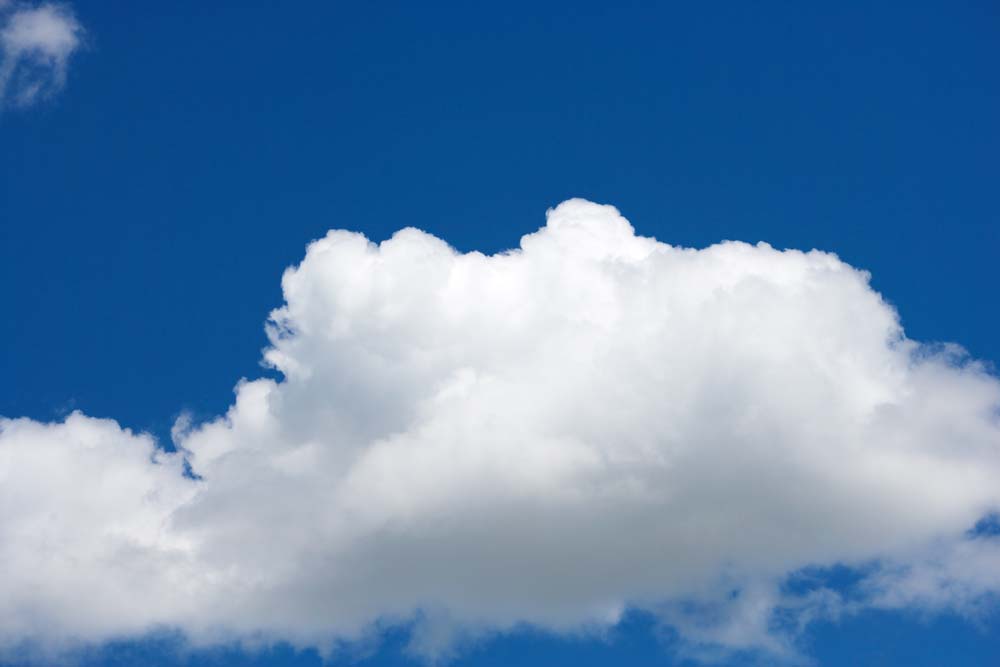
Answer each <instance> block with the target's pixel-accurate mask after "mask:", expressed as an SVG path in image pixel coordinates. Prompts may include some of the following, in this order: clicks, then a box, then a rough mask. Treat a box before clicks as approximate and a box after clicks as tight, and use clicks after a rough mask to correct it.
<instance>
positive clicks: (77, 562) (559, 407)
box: [0, 200, 1000, 658]
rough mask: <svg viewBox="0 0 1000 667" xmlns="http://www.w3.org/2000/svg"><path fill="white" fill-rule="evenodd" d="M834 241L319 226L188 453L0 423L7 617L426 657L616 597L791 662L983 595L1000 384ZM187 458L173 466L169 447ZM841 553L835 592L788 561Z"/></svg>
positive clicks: (97, 630)
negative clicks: (390, 231) (400, 636)
mask: <svg viewBox="0 0 1000 667" xmlns="http://www.w3.org/2000/svg"><path fill="white" fill-rule="evenodd" d="M868 278H869V277H868V275H867V274H866V273H865V272H863V271H859V270H857V269H854V268H852V267H850V266H848V265H847V264H845V263H843V262H842V261H840V260H839V259H838V258H837V257H836V256H834V255H831V254H828V253H823V252H817V251H811V252H799V251H796V250H786V251H779V250H775V249H774V248H772V247H770V246H768V245H766V244H758V245H756V246H752V245H747V244H744V243H735V242H726V243H720V244H718V245H714V246H711V247H709V248H705V249H702V250H693V249H686V248H678V247H672V246H669V245H666V244H663V243H660V242H657V241H656V240H654V239H651V238H644V237H641V236H637V235H636V234H635V233H634V231H633V228H632V226H631V225H630V224H629V223H628V222H627V221H626V220H625V219H624V218H623V217H621V215H620V214H619V213H618V211H616V210H615V209H614V208H612V207H610V206H599V205H596V204H592V203H590V202H586V201H582V200H571V201H567V202H564V203H563V204H561V205H560V206H558V207H557V208H555V209H553V210H551V211H549V213H548V220H547V224H546V226H545V227H543V228H542V229H540V230H539V231H537V232H536V233H534V234H529V235H527V236H525V237H523V238H522V239H521V244H520V248H519V249H517V250H512V251H510V252H506V253H501V254H497V255H492V256H486V255H483V254H480V253H476V252H472V253H466V254H462V253H459V252H457V251H455V250H454V249H452V248H451V247H449V246H448V244H447V243H445V242H444V241H442V240H440V239H437V238H435V237H433V236H430V235H428V234H426V233H424V232H421V231H419V230H417V229H413V228H407V229H403V230H402V231H400V232H397V233H396V234H395V235H394V236H393V237H392V238H391V239H389V240H387V241H385V242H383V243H381V244H377V245H376V244H374V243H372V242H370V241H369V240H367V239H366V238H365V237H364V236H362V235H360V234H355V233H351V232H347V231H332V232H330V233H329V234H328V235H327V236H326V237H325V238H323V239H321V240H319V241H316V242H314V243H312V244H311V245H310V246H309V247H308V250H307V252H306V256H305V259H304V260H303V261H302V263H301V264H299V265H298V266H297V267H294V268H291V269H289V270H288V271H287V272H286V273H285V275H284V277H283V279H282V287H283V290H284V297H285V304H284V305H283V306H282V307H280V308H278V309H277V310H275V311H274V312H273V313H272V314H271V318H270V320H269V323H268V327H267V332H268V336H269V339H270V347H269V348H268V350H267V351H266V353H265V359H266V361H267V363H268V364H270V365H272V366H273V367H274V368H276V369H277V370H279V371H280V372H281V373H282V374H283V379H282V380H281V381H274V380H271V379H258V380H253V381H242V382H241V383H240V384H239V385H238V386H237V389H236V400H235V402H234V404H233V406H232V407H231V408H230V409H229V411H228V412H227V414H226V415H224V416H222V417H220V418H218V419H216V420H214V421H211V422H208V423H203V424H190V423H188V422H187V421H186V420H181V421H179V422H178V424H177V425H176V427H175V429H174V440H175V444H176V445H177V447H178V448H179V451H178V453H165V452H163V451H160V450H158V449H157V448H156V446H155V443H154V442H153V441H152V440H151V439H150V438H149V437H148V436H146V435H142V434H135V433H132V432H130V431H128V430H127V429H122V428H120V427H119V426H118V425H117V424H116V423H115V422H113V421H108V420H98V419H92V418H90V417H86V416H84V415H81V414H74V415H72V416H70V417H69V418H67V419H66V420H65V421H64V422H60V423H51V424H42V423H38V422H34V421H31V420H26V419H15V420H5V421H2V422H0V429H2V430H0V570H2V571H3V572H5V576H4V577H3V578H0V644H5V645H7V646H13V645H17V644H18V643H21V642H24V641H31V642H38V643H41V644H47V645H53V644H58V643H59V642H66V641H86V642H100V641H103V640H107V639H109V638H115V637H127V636H133V635H138V634H140V633H143V632H145V631H148V630H150V629H151V628H162V627H170V628H179V629H181V630H182V631H183V632H184V633H185V634H186V636H188V637H189V638H190V639H191V641H193V642H194V643H196V644H198V643H202V642H205V643H211V642H218V641H230V640H233V639H252V640H254V641H272V640H274V641H277V640H287V641H290V642H292V643H294V644H297V645H301V646H306V645H309V646H318V647H320V648H330V647H333V646H335V645H337V644H338V643H340V642H350V641H355V640H360V639H364V638H370V637H371V636H372V634H373V633H377V631H378V628H384V627H385V626H386V625H392V624H397V623H398V624H413V637H412V649H413V650H414V651H417V652H419V653H422V654H424V655H427V656H430V657H432V658H436V657H441V656H444V655H447V653H448V652H449V651H450V650H452V649H453V648H454V647H455V646H457V645H459V644H460V643H461V641H463V640H467V639H469V638H474V637H476V636H479V635H481V634H483V633H490V632H496V631H501V632H502V631H506V630H510V629H513V628H516V627H519V626H522V625H524V624H528V625H531V626H535V627H538V628H541V629H544V630H548V631H553V632H559V633H577V632H590V631H594V632H600V631H601V630H602V629H604V628H607V627H609V626H612V625H614V624H615V623H616V621H617V620H618V619H619V618H620V617H621V615H622V614H623V612H624V611H625V610H626V609H629V608H635V609H642V610H646V611H648V612H651V613H653V614H655V615H657V617H658V618H660V619H662V620H663V622H664V623H665V624H668V625H670V626H671V627H672V628H673V629H674V630H675V631H676V632H677V633H678V634H679V636H680V637H681V639H682V641H683V642H684V646H685V647H686V649H685V650H688V651H689V652H691V653H692V654H693V655H699V656H702V657H705V656H708V657H711V656H716V657H717V656H719V655H724V654H725V652H727V651H733V650H762V651H766V652H767V653H769V654H770V655H772V656H777V657H781V656H785V657H789V658H794V656H795V655H796V638H797V637H799V635H800V633H801V631H802V629H803V628H804V627H806V626H808V624H809V623H810V622H811V621H813V620H815V619H817V618H836V617H837V616H838V615H840V614H843V613H850V612H851V611H854V610H857V609H859V608H867V607H881V608H907V609H912V608H919V609H930V610H936V609H949V610H957V611H960V612H963V613H975V610H976V609H977V608H981V607H982V606H983V605H990V604H992V596H994V595H995V593H996V591H997V590H998V588H1000V577H998V576H997V572H1000V545H998V540H997V539H995V538H994V537H992V536H990V535H985V534H973V533H970V532H969V531H970V528H971V527H972V526H974V525H975V524H976V522H977V521H978V520H980V519H981V518H982V517H984V516H987V515H989V514H990V513H991V512H995V511H996V510H997V509H998V507H1000V416H998V415H1000V412H998V406H1000V382H998V380H997V379H996V378H995V377H994V376H992V375H990V374H989V373H987V372H986V371H985V370H984V368H983V367H982V366H981V365H980V364H979V363H976V362H974V361H971V360H969V359H967V358H966V357H965V356H964V355H963V353H962V352H961V350H960V349H958V348H957V347H953V346H922V345H920V344H919V343H916V342H914V341H911V340H909V339H907V338H906V337H905V335H904V333H903V331H902V329H901V327H900V324H899V320H898V317H897V315H896V313H895V311H894V310H893V309H892V308H891V307H890V306H889V305H888V304H887V303H886V302H885V301H884V300H883V299H882V298H881V296H880V295H879V294H877V293H876V292H874V291H873V290H872V289H871V287H870V286H869V280H868ZM186 465H188V466H190V470H191V471H193V473H194V474H193V475H185V474H184V470H185V466H186ZM834 566H847V567H851V568H858V572H860V573H862V574H861V575H859V577H858V581H857V583H856V584H855V585H852V586H851V588H850V590H846V591H845V590H837V591H833V590H828V589H826V588H824V587H823V586H822V585H821V584H818V585H816V586H811V587H805V588H803V587H798V588H796V587H791V586H789V585H788V582H789V581H790V577H794V576H800V575H801V573H802V572H808V571H816V570H822V569H823V568H829V567H834Z"/></svg>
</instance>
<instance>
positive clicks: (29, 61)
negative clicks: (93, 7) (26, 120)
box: [0, 3, 83, 107]
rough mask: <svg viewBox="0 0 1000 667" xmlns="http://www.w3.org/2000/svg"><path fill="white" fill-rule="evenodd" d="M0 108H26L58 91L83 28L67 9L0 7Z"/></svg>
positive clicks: (56, 7) (62, 83) (12, 5)
mask: <svg viewBox="0 0 1000 667" xmlns="http://www.w3.org/2000/svg"><path fill="white" fill-rule="evenodd" d="M0 26H2V27H0V105H12V106H15V107H26V106H30V105H32V104H34V103H35V102H38V101H40V100H42V99H44V98H46V97H48V96H50V95H52V94H54V93H55V92H57V91H59V90H60V89H61V88H62V87H63V85H64V84H65V82H66V71H67V67H68V65H69V59H70V56H72V55H73V53H75V52H76V51H77V50H78V49H79V48H80V45H81V40H82V37H83V27H82V26H81V25H80V23H79V22H78V21H77V20H76V17H75V15H74V14H73V10H72V8H71V7H70V6H69V5H63V4H53V3H43V4H41V5H37V6H31V5H26V4H19V3H15V4H2V3H0Z"/></svg>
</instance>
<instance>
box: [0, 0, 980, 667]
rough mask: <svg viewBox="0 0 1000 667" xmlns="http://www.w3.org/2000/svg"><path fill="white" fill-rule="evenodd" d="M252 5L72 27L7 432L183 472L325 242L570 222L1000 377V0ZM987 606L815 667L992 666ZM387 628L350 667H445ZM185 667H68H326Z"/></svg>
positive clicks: (162, 651) (33, 200)
mask: <svg viewBox="0 0 1000 667" xmlns="http://www.w3.org/2000/svg"><path fill="white" fill-rule="evenodd" d="M248 5H251V3H227V2H218V3H210V6H207V5H206V3H199V2H184V1H181V2H174V3H161V4H155V5H139V4H125V3H96V2H83V1H78V2H75V3H73V5H72V9H73V12H74V13H75V16H76V19H77V20H78V21H79V24H80V25H81V26H82V27H83V30H84V31H85V35H84V38H83V42H82V45H81V46H80V48H79V49H78V50H77V51H76V52H74V53H73V55H72V57H71V59H70V61H69V66H68V70H67V76H66V81H65V83H64V84H63V85H61V86H57V88H58V89H56V90H53V91H51V93H50V94H48V95H46V96H45V97H44V99H40V100H38V101H37V102H33V103H32V104H30V105H17V104H12V103H8V104H6V106H5V107H4V108H3V109H0V146H2V150H0V290H2V292H0V294H2V303H3V304H4V311H5V314H6V316H5V317H4V318H3V319H2V322H0V367H2V368H3V371H4V377H5V378H6V381H5V382H3V383H2V384H0V415H4V416H8V417H29V418H31V419H33V420H37V421H42V422H48V421H54V420H60V419H62V418H64V417H65V416H66V415H67V414H68V413H69V412H70V411H72V410H81V411H82V412H84V413H86V414H87V415H91V416H95V417H109V418H113V419H116V420H117V421H118V422H119V423H120V424H121V425H122V426H125V427H128V428H131V429H133V430H135V431H145V432H149V433H151V434H153V435H154V436H156V437H157V438H158V439H159V440H160V441H161V442H162V443H169V442H170V429H171V425H172V424H173V423H174V420H175V419H176V418H177V417H178V415H180V414H181V413H189V414H191V415H192V416H193V419H194V421H195V422H196V423H198V422H202V421H204V420H208V419H211V418H213V417H214V416H215V415H219V414H222V413H224V412H225V411H226V409H227V408H228V407H229V406H230V405H231V404H232V403H233V393H232V389H233V386H234V384H235V383H236V381H237V380H238V379H239V378H241V377H246V378H251V379H252V378H257V377H261V376H270V377H277V374H276V373H275V372H274V371H273V370H269V369H263V368H261V366H260V356H261V350H262V349H263V348H264V347H266V346H267V345H268V339H267V338H266V336H265V333H264V329H263V323H264V321H265V320H266V318H267V316H268V313H269V312H270V311H271V310H272V309H273V308H276V307H278V306H280V305H281V303H282V301H283V296H282V291H281V284H280V278H281V274H282V271H283V270H284V269H285V268H286V267H288V266H291V265H294V264H297V263H299V262H300V261H302V258H303V255H304V249H305V246H306V244H307V243H308V242H309V241H311V240H313V239H317V238H321V237H323V236H324V235H325V234H326V232H327V230H328V229H332V228H343V229H350V230H355V231H360V232H362V233H364V234H365V235H366V236H368V238H370V239H372V240H374V241H381V240H384V239H386V238H388V237H390V236H391V235H392V233H393V232H395V231H396V230H397V229H400V228H403V227H406V226H415V227H418V228H420V229H422V230H425V231H427V232H429V233H430V234H433V235H435V236H437V237H439V238H441V239H444V240H445V241H447V242H448V243H449V244H451V245H452V246H454V247H455V248H456V249H458V250H459V251H463V252H465V251H472V250H479V251H482V252H485V253H493V252H497V251H501V250H505V249H508V248H512V247H516V246H517V245H518V242H519V239H520V237H521V236H522V235H524V234H528V233H531V232H534V231H535V230H537V229H538V228H539V227H541V226H542V225H543V224H544V223H545V217H544V215H545V211H546V210H547V209H549V208H551V207H554V206H556V205H557V204H559V203H560V202H562V201H564V200H566V199H568V198H571V197H581V198H585V199H588V200H591V201H595V202H600V203H607V204H612V205H614V206H616V207H617V208H618V209H619V210H620V211H621V213H622V214H623V215H624V216H625V217H627V218H628V219H629V220H630V221H631V223H632V224H633V225H634V226H635V228H636V232H637V233H639V234H641V235H644V236H651V237H655V238H656V239H658V240H660V241H663V242H665V243H669V244H672V245H680V246H690V247H698V248H701V247H705V246H708V245H710V244H713V243H716V242H718V241H722V240H742V241H746V242H749V243H756V242H758V241H766V242H768V243H770V244H771V245H772V246H774V247H775V248H778V249H783V248H799V249H803V250H809V249H812V248H818V249H821V250H825V251H830V252H834V253H837V255H838V256H839V257H840V258H841V259H843V260H844V261H845V262H847V263H848V264H850V265H852V266H855V267H858V268H860V269H863V270H866V271H869V272H871V275H872V283H871V284H872V287H873V288H874V289H875V290H877V291H878V292H880V293H882V294H883V295H884V297H885V298H886V299H887V301H888V302H889V303H891V304H892V305H893V306H894V307H895V308H896V309H897V310H898V312H899V314H900V317H901V320H902V324H903V326H904V327H905V330H906V335H907V336H908V337H909V338H911V339H913V340H918V341H932V342H933V341H955V342H957V343H959V344H961V345H962V346H964V347H965V348H966V349H967V350H968V351H969V352H970V354H971V355H972V356H973V357H975V358H978V359H983V360H987V362H988V361H989V360H997V359H1000V339H998V337H997V333H996V332H997V330H998V323H1000V316H998V315H997V311H996V308H995V298H994V290H995V286H996V285H997V284H1000V268H998V266H1000V263H998V262H997V257H998V256H1000V255H998V253H1000V231H998V230H1000V199H998V197H997V186H996V175H997V173H998V165H997V155H1000V125H998V122H997V119H998V118H1000V81H998V78H997V67H996V64H997V63H998V62H1000V39H998V36H1000V11H998V9H997V7H996V6H995V5H993V4H992V3H989V2H960V3H945V2H937V3H925V2H917V3H880V4H877V6H872V4H871V3H853V2H840V3H825V4H815V3H791V2H788V3H781V2H767V3H754V4H753V5H752V6H751V5H748V4H744V3H714V2H713V3H703V4H700V5H694V4H692V5H685V6H681V5H675V4H669V3H628V2H627V3H613V6H612V4H610V3H589V2H583V3H573V4H560V3H552V4H549V5H547V6H545V7H538V6H537V3H517V2H513V3H502V4H496V3H494V4H491V5H482V4H469V3H442V4H432V5H426V4H424V3H421V4H419V5H418V4H415V3H398V4H393V3H388V4H385V3H340V2H326V3H318V2H317V3H297V4H295V5H294V6H278V5H276V4H272V3H254V4H252V6H248ZM18 6H19V5H16V4H15V5H14V7H15V8H16V7H18ZM23 6H27V5H23ZM7 11H13V10H10V9H8V10H7ZM831 585H832V586H834V587H836V582H834V583H832V584H831ZM991 604H992V603H991ZM996 609H997V608H996V607H995V606H992V607H990V606H988V607H987V608H986V609H985V610H984V611H982V614H981V615H980V616H978V617H977V618H976V619H975V620H974V621H970V620H968V619H963V618H961V617H960V616H959V615H958V614H956V613H954V612H952V611H944V612H940V613H938V612H933V613H932V612H928V611H927V610H926V609H923V608H914V609H907V608H905V607H904V608H898V609H893V610H866V611H863V612H860V613H858V614H854V615H848V616H847V617H844V618H842V619H840V620H823V621H820V622H817V623H816V624H814V625H812V626H810V628H809V629H808V630H807V631H806V633H805V634H804V635H803V637H802V638H801V643H802V646H803V647H804V651H805V653H806V654H808V655H810V656H812V657H813V658H814V659H815V661H816V663H817V664H820V665H824V666H825V665H847V664H851V665H884V664H906V665H921V664H928V665H930V664H935V665H936V664H954V665H988V664H993V661H994V660H995V656H996V655H998V654H1000V639H998V637H1000V621H998V620H997V616H996ZM0 629H2V628H0ZM393 632H394V633H395V634H393V633H390V634H389V636H388V637H387V638H386V639H385V640H384V641H383V642H381V643H379V644H378V646H377V647H376V648H375V649H372V650H374V651H375V654H374V656H369V657H368V658H358V660H359V664H372V665H375V664H378V665H392V664H421V663H420V661H419V660H417V659H415V658H413V657H412V656H410V655H409V654H407V653H406V651H405V650H404V649H403V648H402V647H403V645H404V644H405V640H404V639H401V638H400V637H399V636H398V635H399V633H401V632H402V633H403V634H405V631H404V630H398V629H397V630H395V631H393ZM179 645H180V640H178V639H177V638H176V637H175V636H174V635H172V634H169V633H168V634H167V635H166V637H165V638H162V637H161V638H156V639H152V640H150V639H148V638H146V639H127V640H124V641H122V642H118V643H115V644H112V645H109V646H105V647H103V648H101V647H96V648H91V649H88V652H86V653H84V654H83V657H81V656H77V658H78V659H82V661H83V663H84V664H94V665H97V664H101V665H104V664H134V663H135V662H136V661H137V660H138V659H139V656H141V659H142V662H143V663H145V664H153V665H181V664H213V665H216V664H217V665H257V664H288V665H293V664H294V665H299V664H302V665H307V664H319V658H318V657H317V654H316V653H315V652H314V651H312V650H310V649H306V650H305V651H304V652H295V651H293V650H292V649H290V648H289V647H288V646H287V645H284V644H280V645H279V646H278V647H277V648H275V649H273V650H270V651H269V652H265V653H259V652H257V653H255V652H253V651H244V650H240V649H236V648H226V649H219V648H212V649H205V650H199V651H197V652H196V653H194V654H193V655H192V654H190V653H185V652H183V651H180V650H179V649H178V646H179ZM676 648H677V647H676V641H675V637H674V635H673V634H672V631H671V630H669V629H665V628H663V627H661V626H660V625H659V624H658V622H657V621H656V620H655V619H653V618H652V617H650V616H648V615H646V614H644V613H640V612H635V613H633V614H631V615H627V616H626V617H625V620H623V621H622V622H621V623H620V624H619V626H618V627H616V628H615V629H614V630H613V631H612V632H611V638H610V639H608V640H607V641H605V640H599V639H595V638H593V637H583V638H581V637H577V638H572V637H565V636H564V637H556V636H553V635H549V634H546V633H543V632H538V631H530V630H515V631H513V632H509V633H506V634H504V635H502V636H500V637H495V636H492V635H489V636H487V637H486V638H482V639H479V640H477V641H476V642H474V645H473V646H471V647H467V648H465V649H463V650H461V651H460V652H459V653H458V654H457V657H456V658H455V662H454V664H458V665H493V664H512V663H517V664H537V665H541V664H559V663H563V662H565V663H569V662H573V663H575V664H609V663H611V662H616V663H622V664H635V665H654V664H655V665H670V664H686V663H685V662H684V661H685V660H686V658H684V657H683V653H678V651H677V650H676ZM755 658H756V657H755V656H754V655H751V654H744V653H735V654H733V655H730V656H728V657H727V658H725V664H730V665H742V664H755V663H754V662H753V661H754V660H755ZM11 664H14V663H11Z"/></svg>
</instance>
